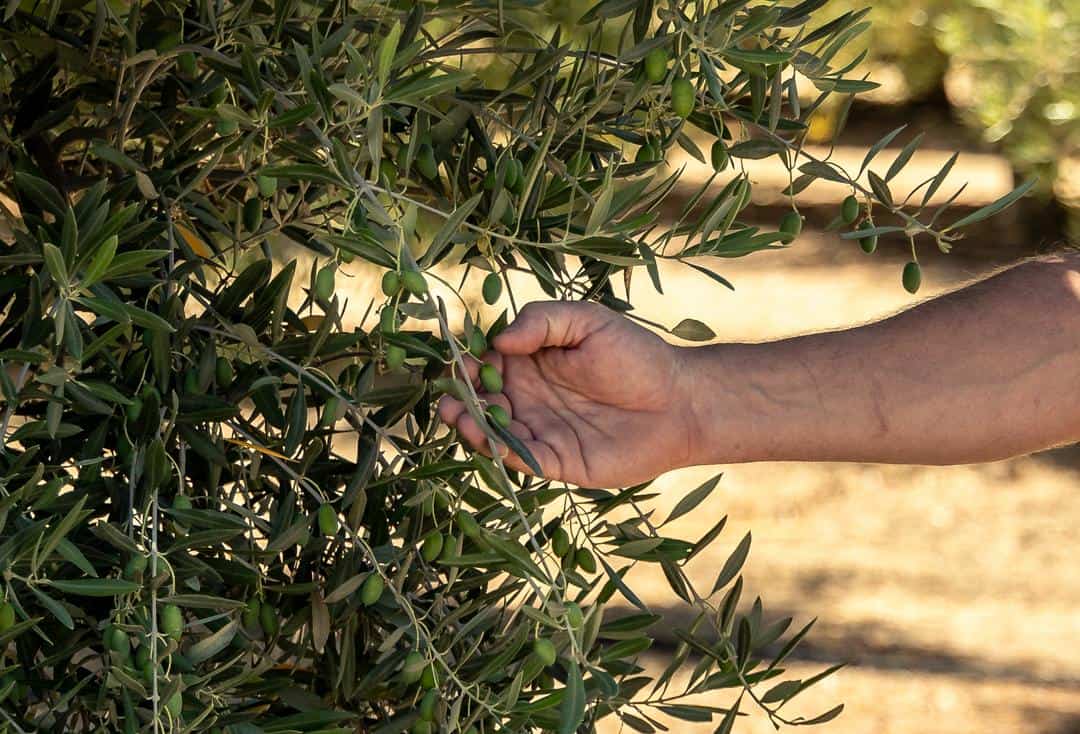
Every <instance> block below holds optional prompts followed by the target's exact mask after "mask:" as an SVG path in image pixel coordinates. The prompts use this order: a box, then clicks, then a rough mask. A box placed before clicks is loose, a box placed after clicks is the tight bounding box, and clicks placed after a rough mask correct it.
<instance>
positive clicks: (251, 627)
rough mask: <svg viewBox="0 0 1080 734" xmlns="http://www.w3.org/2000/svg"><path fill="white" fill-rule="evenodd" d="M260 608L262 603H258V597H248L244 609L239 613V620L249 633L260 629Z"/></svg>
mask: <svg viewBox="0 0 1080 734" xmlns="http://www.w3.org/2000/svg"><path fill="white" fill-rule="evenodd" d="M261 608H262V604H260V603H259V598H258V597H255V596H253V597H251V598H250V599H248V603H247V606H246V607H244V611H243V612H242V613H241V614H240V622H241V624H243V625H244V629H246V630H247V631H248V632H249V633H252V634H254V633H256V632H258V631H260V630H261V628H260V626H259V610H260V609H261Z"/></svg>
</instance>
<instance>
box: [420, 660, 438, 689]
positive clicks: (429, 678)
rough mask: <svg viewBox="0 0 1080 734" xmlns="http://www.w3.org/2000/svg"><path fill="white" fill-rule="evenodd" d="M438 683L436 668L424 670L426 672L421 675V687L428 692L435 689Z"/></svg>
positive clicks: (428, 667)
mask: <svg viewBox="0 0 1080 734" xmlns="http://www.w3.org/2000/svg"><path fill="white" fill-rule="evenodd" d="M437 684H438V681H436V680H435V668H434V667H433V666H431V665H429V666H427V667H426V668H424V672H423V673H421V674H420V687H421V688H425V689H427V690H431V689H432V688H435V687H436V685H437Z"/></svg>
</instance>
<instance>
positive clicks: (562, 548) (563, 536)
mask: <svg viewBox="0 0 1080 734" xmlns="http://www.w3.org/2000/svg"><path fill="white" fill-rule="evenodd" d="M551 550H552V551H554V552H555V555H557V556H558V557H559V558H562V557H563V556H565V555H566V554H567V553H569V552H570V533H568V532H566V531H565V530H564V529H562V528H555V532H554V533H552V534H551Z"/></svg>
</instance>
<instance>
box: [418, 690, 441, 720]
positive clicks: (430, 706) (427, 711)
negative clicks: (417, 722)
mask: <svg viewBox="0 0 1080 734" xmlns="http://www.w3.org/2000/svg"><path fill="white" fill-rule="evenodd" d="M438 705H439V692H438V691H435V690H430V691H428V692H427V693H425V694H424V697H423V698H421V699H420V718H421V719H422V720H423V721H434V720H435V707H436V706H438Z"/></svg>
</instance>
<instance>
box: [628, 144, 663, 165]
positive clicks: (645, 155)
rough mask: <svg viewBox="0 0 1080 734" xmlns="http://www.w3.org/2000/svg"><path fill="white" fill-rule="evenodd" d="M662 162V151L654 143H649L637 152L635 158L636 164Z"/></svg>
mask: <svg viewBox="0 0 1080 734" xmlns="http://www.w3.org/2000/svg"><path fill="white" fill-rule="evenodd" d="M658 160H660V151H659V149H658V148H657V147H656V145H655V144H654V143H652V142H647V143H645V144H644V145H642V146H641V147H640V148H638V150H637V155H635V156H634V162H635V163H655V162H656V161H658Z"/></svg>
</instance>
